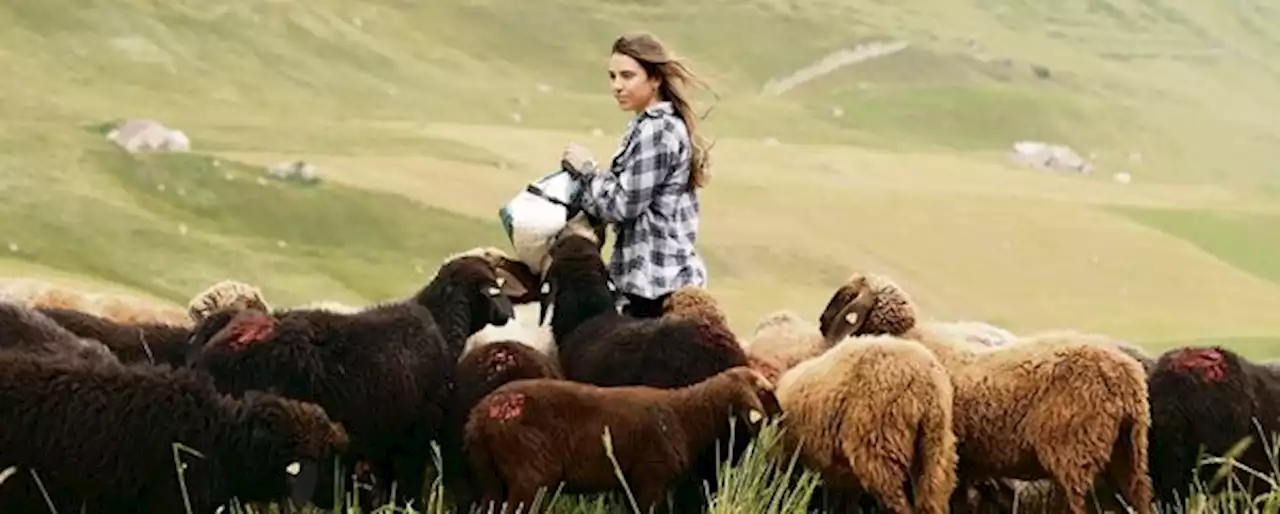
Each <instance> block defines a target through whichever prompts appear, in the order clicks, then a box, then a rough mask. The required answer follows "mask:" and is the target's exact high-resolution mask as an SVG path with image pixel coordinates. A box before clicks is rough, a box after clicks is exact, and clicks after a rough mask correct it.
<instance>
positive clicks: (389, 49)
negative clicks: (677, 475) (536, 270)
mask: <svg viewBox="0 0 1280 514" xmlns="http://www.w3.org/2000/svg"><path fill="white" fill-rule="evenodd" d="M0 24H3V26H5V27H6V28H7V30H5V31H3V32H0V63H3V64H4V67H5V70H6V73H7V76H10V77H15V79H14V80H9V81H4V82H2V83H0V120H2V121H3V123H0V198H3V200H4V201H3V202H0V245H3V246H0V252H8V253H4V254H3V255H0V257H2V258H0V273H3V274H6V275H11V276H34V277H39V278H48V279H50V280H58V281H63V282H66V283H75V284H79V285H80V286H81V287H83V288H85V289H90V290H99V289H106V290H113V291H117V290H123V291H129V292H133V293H135V294H138V295H143V296H149V297H157V298H161V299H164V300H167V301H171V302H174V303H177V304H182V303H185V301H186V299H187V298H188V297H189V296H190V295H191V294H193V293H194V292H196V291H199V290H201V289H203V288H204V287H206V286H207V285H209V284H210V283H212V282H214V281H217V280H220V279H223V278H228V277H233V278H239V279H242V280H247V281H251V282H254V283H256V284H258V285H259V286H261V287H262V288H263V289H264V291H265V292H266V294H268V295H270V296H271V297H272V298H273V299H274V300H273V302H277V303H282V304H290V303H302V302H309V301H312V300H317V299H322V298H327V299H333V300H338V301H344V302H348V303H359V302H368V301H375V300H379V299H383V298H386V297H389V296H400V295H404V294H408V293H410V292H412V291H413V290H414V289H416V288H418V287H420V286H421V284H422V282H424V281H425V280H426V278H427V277H428V276H429V275H430V274H431V273H432V272H433V270H434V269H433V268H434V264H435V263H437V262H439V260H440V258H442V257H443V256H444V255H446V254H448V253H452V252H455V251H458V250H462V249H464V248H467V247H470V246H475V245H480V244H491V245H498V246H502V245H504V244H505V241H504V239H503V236H502V232H501V229H500V227H499V225H498V222H497V216H496V211H497V209H498V207H499V206H500V205H501V204H502V203H503V202H505V201H506V200H508V199H509V198H510V197H511V196H512V195H514V194H515V192H516V191H518V190H519V188H520V187H521V186H523V185H524V183H526V182H527V181H529V180H531V179H533V178H535V177H537V176H540V175H541V174H543V173H545V172H547V171H549V170H550V169H551V168H552V167H553V166H554V165H555V163H556V162H557V161H558V160H559V155H560V152H561V151H562V149H563V148H564V146H565V144H566V143H567V142H568V141H570V140H578V141H580V142H582V143H584V144H586V145H587V146H589V147H590V148H591V149H592V150H593V151H594V152H595V154H596V155H597V156H601V157H603V156H608V155H610V154H611V153H612V151H613V149H614V148H613V147H614V145H615V144H616V143H617V140H618V137H619V136H620V133H619V131H620V130H621V128H622V127H623V125H624V124H625V121H626V115H625V114H620V113H617V112H616V110H615V109H614V106H613V105H612V104H611V101H610V99H609V98H608V96H607V88H606V85H607V84H606V82H605V76H604V71H603V63H604V60H605V57H606V53H607V50H608V44H609V42H610V41H611V40H612V38H613V37H615V36H616V35H617V34H618V33H620V32H622V31H624V30H629V29H636V28H643V29H648V30H652V31H655V32H656V33H658V34H659V35H660V36H661V37H662V38H663V39H664V40H666V41H668V42H670V43H672V45H673V46H674V48H676V49H677V50H678V52H679V53H680V54H682V55H684V56H687V57H689V58H690V59H691V60H692V64H693V65H694V66H695V68H696V69H697V70H698V71H699V72H700V74H701V75H702V76H703V77H704V78H706V79H708V80H709V81H710V82H711V84H712V86H713V87H714V89H715V92H716V93H717V94H718V95H719V99H718V100H717V101H715V102H714V110H713V111H712V113H711V115H710V117H709V118H708V119H707V120H706V121H705V122H704V124H703V125H702V126H703V129H704V130H706V131H707V133H708V134H709V135H710V136H712V137H713V138H714V139H715V140H716V146H715V149H714V151H713V154H712V162H713V166H714V168H713V179H712V182H711V186H710V187H709V188H708V189H706V190H705V191H704V192H702V193H701V195H702V196H701V198H702V205H703V220H702V226H703V232H702V235H701V236H700V241H699V248H700V250H701V251H702V252H703V253H704V255H705V257H706V259H707V261H708V263H709V266H710V274H711V282H710V287H711V288H712V290H713V291H714V292H715V294H716V295H717V296H718V297H719V298H720V299H721V300H722V302H723V304H724V305H725V307H726V309H727V310H728V312H729V313H730V319H731V322H732V324H733V326H734V328H735V329H736V330H738V331H739V332H740V333H744V334H746V333H749V331H750V330H751V329H752V328H753V326H754V325H755V323H756V321H757V320H759V319H760V318H761V317H762V316H764V315H765V314H767V313H769V312H771V311H774V310H777V309H792V310H795V311H797V312H799V313H801V314H803V315H806V316H808V317H813V316H816V313H817V312H818V311H819V310H820V308H821V306H822V305H823V304H824V303H825V300H826V298H827V296H828V295H829V294H830V291H831V289H832V287H833V286H834V284H836V283H838V282H839V281H840V280H841V279H842V278H843V277H845V276H847V275H848V274H849V273H850V272H852V271H854V270H870V271H877V272H882V273H888V274H890V275H892V276H893V277H894V278H895V279H897V280H898V281H899V282H901V283H902V284H903V285H904V286H905V287H907V288H908V289H909V290H910V291H911V292H912V295H913V296H914V297H915V298H916V300H917V301H918V302H920V304H921V305H922V307H923V308H924V309H925V311H926V313H927V315H929V316H932V317H938V318H952V319H985V320H987V321H991V322H995V323H999V324H1001V325H1004V326H1006V327H1007V328H1009V329H1011V330H1015V331H1029V330H1038V329H1043V328H1050V327H1063V326H1069V327H1076V328H1081V329H1086V330H1097V331H1103V332H1107V333H1109V334H1112V335H1115V336H1117V337H1122V338H1126V339H1130V340H1132V341H1135V342H1139V343H1141V344H1143V345H1144V346H1146V347H1147V348H1149V349H1152V350H1159V349H1163V348H1168V347H1170V346H1173V345H1181V344H1191V343H1211V342H1220V343H1222V344H1225V345H1227V346H1229V347H1231V348H1232V349H1234V350H1237V351H1239V352H1241V353H1243V354H1245V355H1247V356H1250V357H1255V358H1265V357H1273V356H1276V355H1277V354H1278V352H1280V318H1277V317H1276V316H1275V313H1276V312H1277V310H1278V309H1280V281H1278V279H1280V268H1277V267H1276V261H1275V259H1274V258H1273V257H1272V256H1274V255H1275V254H1276V253H1277V250H1280V248H1278V247H1277V246H1276V245H1277V243H1276V242H1275V241H1276V240H1277V239H1276V238H1275V237H1273V236H1271V234H1272V233H1273V232H1274V230H1273V229H1271V227H1273V226H1274V225H1275V223H1276V221H1277V216H1280V174H1278V173H1277V172H1278V171H1280V170H1278V169H1277V168H1276V165H1275V164H1274V163H1275V162H1277V161H1280V137H1277V134H1280V118H1277V117H1276V116H1274V109H1268V108H1267V107H1268V106H1272V105H1276V103H1277V101H1280V98H1278V97H1277V91H1280V64H1277V63H1280V59H1277V58H1276V56H1277V53H1278V52H1277V51H1278V50H1280V38H1278V37H1277V36H1276V33H1275V31H1268V30H1266V27H1272V26H1276V25H1278V24H1280V9H1276V8H1274V7H1272V6H1268V5H1265V4H1264V3H1259V2H1246V1H1242V0H1233V1H1226V2H1201V3H1189V2H1173V1H1170V0H1091V1H1090V2H1081V3H1074V4H1070V5H1059V4H1054V3H1048V2H1025V1H1024V2H1019V1H1012V0H977V1H974V2H959V3H957V2H945V1H942V0H923V1H918V2H912V3H910V4H903V3H901V2H885V1H874V2H861V3H849V2H840V1H836V0H815V1H809V2H797V1H793V0H746V1H739V2H727V1H724V0H692V1H691V2H688V3H680V2H674V1H671V0H663V1H660V2H646V3H643V4H642V3H638V2H634V1H623V0H617V1H610V2H584V1H583V0H537V1H533V2H522V3H521V2H516V3H513V2H502V3H499V2H495V1H493V0H469V1H467V2H462V1H444V2H419V3H416V4H410V3H404V2H399V3H396V2H385V1H376V0H344V1H341V2H339V1H337V0H314V1H309V2H298V1H291V0H283V1H275V2H250V3H234V2H231V3H228V2H197V1H194V0H175V1H171V2H151V1H146V0H117V1H111V2H107V1H105V0H43V1H40V2H8V3H6V4H4V5H0ZM570 27H571V28H572V29H571V30H567V29H566V28H570ZM744 36H745V37H744ZM877 41H902V42H906V43H908V46H907V47H906V49H905V50H902V51H900V52H898V53H896V54H893V55H890V56H886V57H881V58H877V59H874V60H870V61H866V62H862V63H859V64H855V65H851V66H848V67H844V68H841V69H838V70H835V71H833V72H831V73H829V74H826V75H823V76H821V77H818V78H815V79H813V80H811V81H809V82H806V83H804V84H801V85H799V86H798V87H796V88H794V89H791V90H789V91H787V92H785V93H783V94H781V95H777V96H771V95H767V94H764V93H762V91H763V90H764V88H765V85H766V84H767V83H769V82H770V81H771V80H775V79H779V78H782V77H787V76H790V75H792V74H794V73H796V72H797V71H798V70H801V69H804V68H805V67H807V66H809V65H810V64H812V63H814V62H816V61H819V60H820V59H821V58H823V57H824V56H825V55H828V54H830V53H831V52H835V51H837V50H840V49H843V48H849V47H852V46H854V45H856V44H860V43H868V42H877ZM748 50H749V51H748ZM1034 67H1044V68H1046V69H1048V70H1049V71H1050V74H1049V76H1048V77H1047V78H1040V77H1037V76H1036V74H1035V72H1034V71H1033V69H1034ZM699 100H700V103H701V106H702V107H704V108H705V107H709V106H711V105H712V104H713V101H712V100H713V99H712V97H711V96H710V95H708V94H705V93H703V94H700V95H699ZM836 113H840V115H839V116H837V115H836ZM126 117H149V118H153V119H156V120H159V121H161V122H163V123H165V124H167V125H171V126H174V127H178V128H180V129H182V130H184V131H185V132H186V133H187V134H188V135H189V136H190V137H191V139H192V141H193V145H194V151H193V152H192V153H191V154H185V155H140V156H131V155H126V154H123V153H122V152H120V151H119V150H117V149H116V148H114V147H113V146H112V145H111V144H110V143H109V142H107V141H105V140H104V138H103V137H102V136H101V133H100V132H99V130H100V129H101V128H102V127H103V125H104V124H106V123H109V122H111V121H114V120H119V119H123V118H126ZM596 130H599V131H600V132H599V133H598V135H597V133H596V132H595V131H596ZM1019 139H1046V140H1052V141H1055V142H1063V143H1067V144H1070V145H1072V146H1073V147H1075V148H1077V149H1078V150H1079V151H1080V152H1081V153H1083V154H1090V155H1093V156H1094V157H1095V159H1094V161H1095V164H1096V167H1095V170H1094V172H1093V174H1091V175H1069V174H1060V173H1050V172H1042V171H1034V170H1026V169H1019V168H1015V167H1011V166H1008V165H1007V164H1005V157H1004V152H1005V151H1006V150H1007V148H1008V147H1009V145H1010V144H1011V143H1012V142H1013V141H1014V140H1019ZM297 159H301V160H305V161H307V162H310V163H314V164H316V165H317V166H318V167H319V169H320V173H321V175H322V176H323V177H324V179H325V180H324V182H322V183H321V184H319V185H316V186H305V185H299V184H292V183H284V182H279V181H274V180H271V179H268V178H265V177H266V175H265V173H264V167H265V166H269V165H272V164H275V163H277V162H282V161H290V160H297ZM215 163H216V164H215ZM1117 172H1128V173H1131V175H1132V177H1133V182H1132V183H1130V184H1127V185H1121V184H1119V183H1117V182H1115V181H1113V180H1111V177H1112V175H1113V174H1114V173H1117ZM228 173H229V174H230V175H231V176H232V179H231V180H227V179H226V175H227V174H228ZM260 178H261V179H264V180H265V185H263V184H259V182H258V179H260ZM161 186H163V188H162V187H161ZM836 224H838V225H836ZM824 225H825V226H824ZM836 227H839V228H836ZM184 230H185V231H184ZM10 244H13V245H14V246H15V247H16V250H14V251H8V250H5V249H4V248H6V247H8V246H9V245H10Z"/></svg>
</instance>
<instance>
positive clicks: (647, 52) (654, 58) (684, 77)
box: [613, 32, 715, 190]
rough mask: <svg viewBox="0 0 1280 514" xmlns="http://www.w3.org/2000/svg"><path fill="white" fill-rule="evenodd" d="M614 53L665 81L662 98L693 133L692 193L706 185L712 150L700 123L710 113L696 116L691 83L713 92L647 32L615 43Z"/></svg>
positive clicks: (690, 134) (659, 91)
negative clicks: (690, 100)
mask: <svg viewBox="0 0 1280 514" xmlns="http://www.w3.org/2000/svg"><path fill="white" fill-rule="evenodd" d="M613 53H615V54H622V55H625V56H627V57H630V58H632V59H635V60H636V62H638V63H640V66H641V67H642V68H644V72H645V74H647V75H649V76H650V77H657V78H658V79H660V80H661V81H662V82H661V85H660V86H658V97H659V98H661V99H663V100H667V101H669V102H671V104H672V105H673V106H674V107H675V111H676V115H678V116H680V119H682V120H684V124H685V126H686V127H688V129H689V140H690V142H691V143H692V144H693V152H692V155H693V156H692V158H691V159H690V163H689V188H690V189H691V190H692V189H696V188H700V187H702V186H704V185H706V183H707V154H708V152H709V151H710V150H711V147H710V146H708V145H707V144H706V140H705V139H703V138H702V137H701V136H700V135H699V134H698V120H700V119H702V118H705V117H706V115H707V114H709V113H710V110H708V111H707V112H706V113H703V115H702V116H694V115H693V107H692V105H691V104H690V102H689V94H688V91H687V89H686V88H687V87H688V86H689V83H690V82H697V83H698V84H700V85H702V86H703V87H704V88H706V89H707V90H710V89H711V88H710V87H709V86H707V84H706V82H703V81H702V80H701V79H699V78H698V77H697V76H696V75H694V74H693V72H692V71H690V70H689V68H688V67H687V66H685V64H684V62H683V60H681V59H678V58H676V57H675V56H673V55H672V54H671V53H670V52H668V51H667V48H666V47H665V46H664V45H663V44H662V42H661V41H659V40H658V38H657V36H654V35H653V34H650V33H647V32H635V33H630V34H624V35H623V36H621V37H619V38H618V39H616V40H614V42H613ZM712 94H713V95H714V94H715V92H714V91H712Z"/></svg>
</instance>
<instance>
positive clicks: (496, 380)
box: [440, 341, 563, 512]
mask: <svg viewBox="0 0 1280 514" xmlns="http://www.w3.org/2000/svg"><path fill="white" fill-rule="evenodd" d="M533 378H548V379H562V378H563V374H562V373H560V364H559V363H558V362H556V360H555V359H554V358H553V357H552V356H550V355H548V354H547V353H546V352H545V351H544V350H543V349H540V348H536V347H534V346H533V345H530V344H527V343H525V342H523V341H493V342H488V343H486V344H484V345H482V346H478V347H476V348H474V349H472V350H471V351H468V352H467V353H466V354H464V355H463V357H462V360H460V361H458V367H457V370H456V372H455V378H454V380H455V387H454V390H453V398H452V399H451V400H450V402H449V409H448V413H447V415H446V421H445V428H444V436H443V440H442V442H441V444H440V447H441V454H442V455H441V464H442V468H443V469H442V475H443V476H444V487H445V491H447V492H448V493H449V494H450V495H452V496H453V500H454V505H455V510H456V511H457V512H469V509H470V508H471V505H472V504H473V503H474V502H475V500H476V498H475V492H474V481H475V480H474V478H473V477H472V474H471V469H470V468H469V467H468V464H467V460H466V454H465V453H464V452H463V444H464V433H465V428H466V423H467V417H468V415H469V414H470V412H471V410H472V408H474V407H475V406H476V404H477V403H479V402H480V399H481V398H484V397H485V395H488V394H489V393H491V392H493V390H494V389H497V388H498V387H500V386H502V385H503V384H506V383H508V382H512V381H515V380H522V379H533Z"/></svg>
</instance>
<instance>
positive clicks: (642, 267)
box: [564, 33, 707, 317]
mask: <svg viewBox="0 0 1280 514" xmlns="http://www.w3.org/2000/svg"><path fill="white" fill-rule="evenodd" d="M609 78H610V79H611V81H612V85H613V96H614V99H615V100H617V102H618V107H619V108H621V109H623V110H627V111H632V112H634V113H635V116H634V117H633V118H632V119H631V122H630V123H629V124H628V125H627V133H626V135H625V136H624V137H623V140H622V145H621V146H620V147H619V148H618V150H617V151H616V152H615V153H614V156H613V160H612V162H611V163H610V166H609V170H608V171H607V172H604V170H599V169H598V168H597V167H596V163H595V160H594V159H592V157H591V154H590V153H589V152H588V151H587V150H586V149H585V148H583V147H582V146H580V145H578V144H577V143H570V144H569V147H568V148H567V149H565V153H564V162H565V164H566V165H567V166H566V167H567V168H568V169H569V171H570V172H571V173H574V174H576V175H578V176H579V177H581V178H582V180H583V186H584V187H583V190H582V197H581V200H580V201H581V206H582V208H583V210H585V211H586V212H587V213H588V214H591V215H592V216H595V217H597V218H600V219H601V220H602V221H604V222H605V223H611V224H613V226H614V236H615V241H614V248H613V256H612V258H611V259H610V262H609V273H610V275H611V276H612V278H613V281H614V283H615V284H616V285H617V286H618V289H619V291H621V292H622V293H623V294H624V295H625V296H626V298H627V305H626V307H624V310H623V312H624V313H626V314H628V315H631V316H635V317H658V316H661V315H662V303H663V301H664V300H665V299H666V297H667V295H669V294H671V292H673V291H675V290H676V289H679V288H681V287H683V286H686V285H696V286H700V287H706V282H707V270H706V265H705V264H704V263H703V261H702V257H700V256H699V255H698V252H697V251H696V250H695V249H694V244H695V243H696V242H697V240H698V194H697V189H698V188H700V187H702V186H703V184H704V182H705V181H706V164H707V158H706V148H705V147H704V146H703V145H702V142H701V139H700V138H699V137H698V135H697V125H696V122H697V120H696V119H695V115H694V113H693V109H692V107H691V106H690V104H689V97H688V93H687V92H686V91H685V87H686V83H687V82H688V81H690V80H695V78H694V76H693V74H692V73H691V72H690V71H689V70H688V68H686V67H685V66H684V65H683V64H682V63H681V62H680V61H679V60H677V59H675V58H673V57H672V56H671V55H670V54H669V53H668V51H667V50H666V48H664V47H663V45H662V43H661V42H660V41H659V40H658V39H657V38H656V37H655V36H653V35H652V34H647V33H639V34H631V35H625V36H622V37H620V38H618V39H617V40H616V41H614V42H613V53H612V56H611V57H610V58H609Z"/></svg>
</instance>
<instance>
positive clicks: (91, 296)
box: [0, 278, 190, 326]
mask: <svg viewBox="0 0 1280 514" xmlns="http://www.w3.org/2000/svg"><path fill="white" fill-rule="evenodd" d="M0 300H5V301H9V302H13V303H16V304H19V305H23V306H26V307H29V308H41V307H43V308H58V309H72V310H76V311H80V312H85V313H89V314H93V315H97V316H101V317H103V318H106V319H108V320H111V321H115V322H119V323H165V324H170V325H178V326H189V325H190V320H188V319H187V316H186V314H185V313H184V312H183V311H182V309H181V308H179V307H177V306H173V305H166V304H164V303H162V302H158V301H154V300H148V299H143V298H139V297H135V296H131V295H126V294H120V293H102V292H92V291H85V290H82V289H75V288H72V287H68V286H65V285H62V284H57V283H53V282H47V281H44V280H38V279H30V278H21V279H4V280H0Z"/></svg>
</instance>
